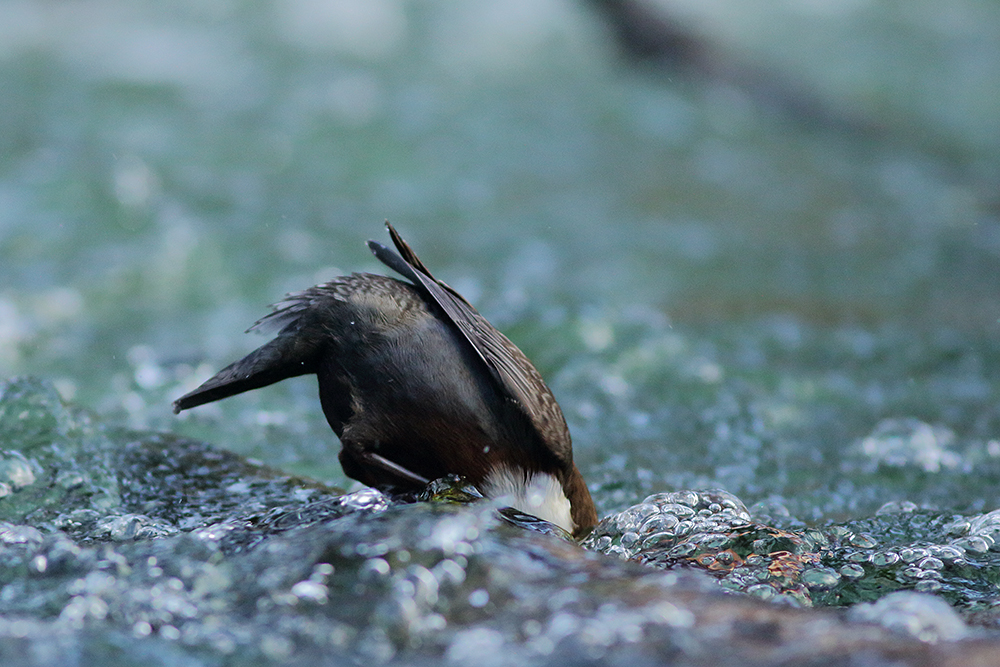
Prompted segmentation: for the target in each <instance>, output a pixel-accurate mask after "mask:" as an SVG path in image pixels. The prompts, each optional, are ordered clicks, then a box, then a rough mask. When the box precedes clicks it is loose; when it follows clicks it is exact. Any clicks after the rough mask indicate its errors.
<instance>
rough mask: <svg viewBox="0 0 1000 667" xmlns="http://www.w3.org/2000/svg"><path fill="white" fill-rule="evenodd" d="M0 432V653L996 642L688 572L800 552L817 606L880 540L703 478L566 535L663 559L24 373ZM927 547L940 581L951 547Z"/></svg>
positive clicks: (71, 658)
mask: <svg viewBox="0 0 1000 667" xmlns="http://www.w3.org/2000/svg"><path fill="white" fill-rule="evenodd" d="M0 442H2V445H3V448H4V449H5V450H6V451H7V452H18V453H19V454H20V456H12V457H10V458H8V459H5V460H16V461H23V462H24V465H25V466H26V467H27V468H29V469H30V470H31V471H32V474H33V475H34V481H33V482H32V483H30V484H24V485H22V486H20V487H18V488H14V487H13V486H12V487H11V493H10V494H9V495H8V496H6V497H3V498H0V520H2V521H3V523H0V562H2V563H3V564H4V567H3V568H0V662H2V664H4V665H14V666H18V665H25V666H28V665H32V666H33V665H50V664H90V663H95V662H98V661H99V662H100V663H101V664H104V665H117V664H121V665H134V664H148V665H168V664H169V665H189V664H190V665H195V664H197V665H202V664H206V665H221V664H225V665H259V664H292V665H295V664H302V665H306V664H309V665H315V664H330V665H333V664H343V663H352V664H353V663H368V664H441V663H442V661H443V662H445V663H447V664H470V663H473V664H479V665H484V666H487V665H548V664H552V665H556V664H558V665H574V664H621V663H625V662H627V663H629V664H632V665H646V664H649V665H653V664H663V663H670V664H678V665H706V664H713V665H736V664H739V665H746V664H748V663H749V664H816V663H820V662H834V663H837V662H840V663H843V662H847V661H849V660H851V659H853V657H856V656H864V661H865V663H866V664H871V665H889V664H893V665H897V664H911V665H925V664H926V665H939V664H950V665H962V664H974V663H975V662H976V661H977V660H984V659H986V656H988V655H995V654H996V651H997V650H1000V639H997V638H996V637H995V636H993V635H989V634H986V632H985V631H983V630H977V629H969V628H968V627H966V626H964V625H963V624H962V623H961V620H960V619H959V622H958V624H956V623H952V624H951V625H949V626H947V627H945V626H941V625H940V624H938V625H937V626H932V625H926V624H925V625H921V626H920V627H923V628H925V629H926V628H932V629H933V628H937V630H936V631H935V632H936V634H933V636H931V635H930V634H926V633H924V634H920V633H916V634H914V633H912V632H910V633H909V634H906V633H905V632H904V633H900V632H898V630H896V629H893V628H900V627H902V628H904V629H905V628H908V627H914V626H913V623H912V622H911V621H912V620H913V619H914V618H917V619H918V620H919V618H923V616H921V614H923V613H924V611H922V610H924V609H925V607H926V605H924V604H923V603H921V604H918V605H916V607H915V608H911V606H908V605H907V604H897V603H895V602H893V600H894V599H895V598H888V599H887V600H888V601H887V602H881V601H880V602H876V603H875V604H874V605H871V606H870V607H861V606H858V607H855V609H857V610H858V611H856V612H852V614H851V618H845V617H844V616H843V615H842V614H840V613H839V612H837V611H834V610H816V609H794V608H791V607H789V606H788V605H775V604H773V603H766V602H762V601H760V600H754V599H752V598H751V597H750V596H746V595H733V594H731V593H726V592H725V590H726V589H723V588H721V587H720V586H719V585H718V584H717V583H716V582H715V581H713V580H712V578H711V577H710V576H707V575H706V574H705V573H706V572H708V573H712V574H714V575H715V576H716V577H719V576H720V574H721V578H722V579H723V581H724V582H725V581H726V580H727V578H728V579H729V580H730V581H736V579H738V577H739V576H742V575H741V574H740V573H747V572H750V571H756V570H753V566H752V564H748V562H749V561H750V555H748V554H744V552H745V551H747V550H748V549H750V550H752V551H755V552H761V553H765V552H766V553H768V554H770V558H771V560H770V561H768V564H767V566H766V567H764V566H763V563H762V564H761V566H762V567H763V569H765V570H767V571H768V572H772V571H774V568H775V563H778V562H781V563H786V564H787V563H791V562H793V561H794V559H793V558H792V557H793V556H794V557H796V558H798V559H799V561H795V562H805V561H806V555H807V554H815V553H819V554H820V557H821V561H820V563H819V564H816V563H812V562H810V563H808V567H802V568H799V569H795V568H790V569H788V570H786V571H784V572H782V576H783V577H784V579H783V580H782V581H784V582H785V583H786V584H787V585H788V586H790V587H791V586H800V587H801V590H802V591H804V593H803V596H805V595H806V594H808V596H810V597H811V599H812V600H813V602H814V603H816V601H817V591H833V590H836V589H837V586H840V585H841V582H843V581H844V580H845V579H846V578H845V576H844V575H843V574H842V573H840V570H837V569H836V568H835V567H833V566H831V565H830V563H829V562H827V561H823V560H822V559H824V558H830V557H832V556H830V555H829V554H840V553H841V552H840V551H837V550H838V549H844V548H846V547H844V546H843V545H845V544H858V545H859V546H853V547H851V548H852V549H854V550H856V551H858V550H860V551H861V552H864V553H869V552H871V553H874V552H875V551H877V550H878V549H880V548H882V547H883V546H884V545H885V542H886V536H885V535H884V534H882V533H879V532H878V531H877V530H875V528H874V527H873V528H872V529H871V534H872V537H871V542H872V543H873V544H869V543H868V542H867V541H865V540H864V539H860V538H859V537H858V536H859V535H863V534H864V533H863V532H862V531H860V530H852V529H848V528H844V529H843V531H842V532H841V533H837V534H836V535H835V536H834V539H833V540H832V541H828V542H826V543H824V542H822V541H821V540H819V538H818V537H816V536H815V535H814V534H813V533H811V532H809V533H802V534H800V533H796V532H792V531H778V530H777V529H774V528H768V527H767V526H764V525H763V524H755V523H754V522H753V517H752V516H751V515H750V513H749V512H748V511H747V510H746V508H744V507H743V505H742V503H741V502H740V501H739V499H737V498H735V497H734V496H731V495H729V494H726V493H724V492H710V493H695V492H680V493H677V494H658V495H657V496H654V497H651V498H648V499H647V500H646V502H644V503H642V504H640V505H638V506H636V507H635V508H632V509H630V510H628V511H626V512H625V513H622V514H620V515H616V516H615V517H610V518H608V519H606V520H605V521H604V522H602V524H601V526H600V527H599V529H598V530H599V532H597V533H595V534H594V536H592V537H591V538H590V540H589V541H588V545H590V546H592V547H593V548H594V549H596V550H600V551H608V552H611V551H612V550H611V549H610V546H611V545H617V546H618V547H620V549H621V550H622V551H621V553H619V554H618V555H626V554H627V555H628V556H629V557H631V558H633V559H634V560H636V559H637V558H636V556H639V555H642V554H645V555H647V556H648V558H647V559H646V561H647V562H648V563H649V564H652V565H659V566H661V567H662V566H668V567H670V568H671V569H669V570H666V571H664V570H663V569H660V567H648V566H641V565H638V564H636V563H629V562H625V561H623V560H622V559H620V558H613V557H608V556H607V555H605V554H602V553H598V552H597V551H596V550H587V549H584V548H581V547H580V546H579V545H577V544H576V543H574V542H572V541H571V540H568V539H566V537H565V536H564V535H560V534H559V533H558V531H555V532H551V533H545V532H539V531H537V530H524V529H523V527H522V526H529V527H531V525H532V524H531V523H530V522H529V521H527V520H526V519H525V518H524V517H522V516H517V515H510V514H507V515H506V516H503V515H501V514H500V513H499V512H498V511H497V509H498V508H497V507H495V506H494V505H491V504H489V503H485V502H476V503H473V504H468V503H467V502H465V501H468V500H470V499H471V495H470V494H464V493H463V492H462V491H461V487H460V485H456V484H454V483H446V482H442V483H438V484H436V485H434V486H433V487H432V488H431V489H429V490H428V492H427V494H426V495H425V496H423V500H420V501H418V502H414V503H401V502H399V501H398V500H395V499H392V498H389V497H387V496H385V495H383V494H381V493H379V492H377V491H372V490H362V491H358V492H355V493H350V494H344V493H342V492H341V491H339V490H336V489H330V488H326V487H324V486H323V485H320V484H316V483H314V482H310V481H307V480H303V479H298V478H294V477H290V476H285V475H281V474H280V473H278V472H276V471H274V470H270V469H268V468H265V467H261V466H256V465H253V464H250V463H248V462H247V461H245V460H243V459H241V458H239V457H237V456H235V455H232V454H228V453H225V452H222V451H219V450H215V449H213V448H211V447H209V446H207V445H204V444H202V443H199V442H195V441H192V440H188V439H183V438H177V437H173V436H168V435H163V434H153V433H136V432H129V431H123V430H116V429H112V428H107V427H105V426H103V425H101V424H100V423H98V422H96V421H95V420H93V419H90V418H88V417H87V416H86V415H85V414H84V413H81V412H79V411H77V410H74V409H72V408H69V407H67V406H65V405H63V404H62V402H61V401H60V400H59V398H58V396H57V394H56V393H55V392H54V391H53V390H52V389H51V387H49V386H48V385H46V384H45V383H41V382H38V381H34V380H13V381H10V382H7V383H4V384H3V385H0ZM907 516H915V515H914V513H910V514H908V515H907ZM880 518H881V517H880ZM949 525H950V528H948V530H951V531H953V533H954V539H961V538H964V539H971V538H972V537H974V536H978V537H980V538H981V539H983V540H986V539H987V538H988V539H992V526H993V525H994V524H993V523H991V522H990V521H988V520H983V521H978V522H977V521H971V522H967V523H966V524H955V523H952V524H949ZM976 526H978V527H976ZM535 527H537V526H535ZM848 533H850V536H849V535H848ZM817 534H818V533H817ZM626 536H627V537H626ZM606 538H607V539H606ZM684 545H693V548H692V547H685V549H680V550H678V547H684ZM686 549H688V550H686ZM657 550H659V551H660V552H663V550H666V551H665V553H667V554H673V555H672V556H669V557H666V556H665V557H664V559H662V560H658V558H657V557H655V556H654V555H653V554H655V553H657ZM782 550H784V551H786V552H787V553H788V554H790V556H788V558H786V559H785V560H783V561H781V560H780V559H776V556H775V554H777V553H778V552H779V551H782ZM966 552H967V553H968V550H966ZM726 554H731V556H726ZM934 554H936V555H934ZM706 555H711V558H707V557H706ZM838 557H839V556H838ZM927 557H928V558H930V557H934V558H938V560H940V561H941V563H942V565H941V568H939V569H938V570H934V571H939V572H943V573H944V574H945V576H943V577H942V580H945V581H947V574H948V572H949V568H951V567H955V566H956V565H957V563H958V562H959V561H958V559H951V560H949V558H948V554H945V553H943V552H941V551H940V550H938V551H933V550H929V551H928V555H927ZM727 559H729V560H727ZM790 559H791V560H790ZM638 560H642V559H638ZM917 562H918V563H923V565H921V567H924V566H926V567H928V568H930V567H931V565H933V563H927V562H924V561H922V560H921V561H917ZM682 564H683V565H684V567H680V566H681V565H682ZM860 567H861V569H862V570H863V571H867V570H868V569H869V568H873V567H876V566H874V565H873V563H872V562H871V561H870V560H869V561H866V562H865V563H863V564H861V565H860ZM747 568H750V569H747ZM966 574H967V576H974V575H975V573H974V572H971V571H969V572H967V573H966ZM838 576H839V579H838ZM758 583H762V582H758ZM763 583H767V585H770V583H769V582H763ZM727 588H728V590H730V591H732V590H742V589H741V588H740V587H739V586H735V585H729V586H728V587H727ZM775 590H776V591H777V589H775ZM750 592H751V593H752V592H753V591H750ZM786 597H788V599H795V598H794V596H786ZM803 599H805V597H803ZM922 599H925V598H922ZM932 600H935V601H937V602H938V603H941V604H944V602H943V600H942V599H941V598H939V597H936V598H932ZM880 604H882V606H879V605H880ZM926 608H928V609H929V608H930V607H926ZM914 609H916V611H914ZM883 617H885V618H883ZM889 617H891V619H897V620H898V619H903V620H902V621H901V623H902V625H900V623H896V622H895V621H893V622H887V621H886V620H885V619H886V618H889ZM852 618H853V619H856V620H851V619H852ZM955 618H959V617H958V616H957V615H956V616H955ZM891 619H890V620H891ZM907 619H909V620H907ZM872 621H874V622H872ZM956 628H958V629H959V630H961V632H958V633H957V634H956V632H955V629H956ZM963 637H964V639H961V641H950V640H955V639H959V638H963ZM932 641H937V642H938V643H932Z"/></svg>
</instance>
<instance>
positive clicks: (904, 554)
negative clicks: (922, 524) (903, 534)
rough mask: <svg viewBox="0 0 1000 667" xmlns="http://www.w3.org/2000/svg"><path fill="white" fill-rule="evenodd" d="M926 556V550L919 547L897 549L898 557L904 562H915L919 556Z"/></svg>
mask: <svg viewBox="0 0 1000 667" xmlns="http://www.w3.org/2000/svg"><path fill="white" fill-rule="evenodd" d="M926 556H927V550H926V549H922V548H920V547H904V548H902V549H900V550H899V557H900V558H902V559H903V562H905V563H916V562H917V561H918V560H920V559H921V558H924V557H926Z"/></svg>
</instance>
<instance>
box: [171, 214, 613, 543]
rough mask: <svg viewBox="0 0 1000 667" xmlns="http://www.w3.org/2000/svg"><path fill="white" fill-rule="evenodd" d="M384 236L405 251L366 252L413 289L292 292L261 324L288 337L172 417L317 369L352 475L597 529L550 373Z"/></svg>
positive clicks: (355, 286) (181, 403) (342, 287)
mask: <svg viewBox="0 0 1000 667" xmlns="http://www.w3.org/2000/svg"><path fill="white" fill-rule="evenodd" d="M386 227H387V228H388V230H389V234H390V236H391V237H392V241H393V243H394V244H395V246H396V250H397V251H398V254H397V253H396V252H393V251H392V250H390V249H389V248H387V247H385V246H383V245H381V244H379V243H376V242H375V241H369V242H368V247H369V248H370V249H371V251H372V252H373V253H374V254H375V256H376V257H377V258H378V259H379V260H380V261H381V262H382V263H383V264H385V265H386V266H388V267H389V268H390V269H392V270H394V271H396V272H397V273H399V274H400V275H401V276H403V277H404V278H406V279H407V280H409V281H410V282H409V283H407V282H403V281H401V280H397V279H395V278H389V277H386V276H379V275H373V274H368V273H355V274H352V275H350V276H343V277H340V278H337V279H335V280H332V281H330V282H328V283H324V284H322V285H317V286H315V287H311V288H309V289H307V290H304V291H302V292H295V293H292V294H289V295H288V296H287V297H286V298H285V300H283V301H281V302H279V303H278V304H275V306H273V308H274V312H272V313H271V314H270V315H267V316H265V317H263V318H262V319H260V320H259V321H258V322H257V323H256V324H254V325H253V326H252V327H250V330H251V331H252V330H274V329H277V330H278V333H277V336H276V337H275V338H274V339H273V340H271V341H270V342H269V343H266V344H265V345H263V346H262V347H260V348H258V349H256V350H254V351H253V352H251V353H250V354H248V355H247V356H246V357H244V358H243V359H241V360H239V361H237V362H236V363H234V364H231V365H229V366H227V367H226V368H224V369H222V370H221V371H219V372H218V373H217V374H216V375H215V376H214V377H212V378H211V379H209V380H207V381H206V382H205V383H204V384H202V385H201V386H200V387H198V388H197V389H195V390H194V391H192V392H190V393H188V394H186V395H184V396H182V397H181V398H179V399H177V400H176V401H174V412H175V413H176V412H180V411H181V410H187V409H188V408H193V407H196V406H198V405H202V404H204V403H209V402H211V401H217V400H219V399H221V398H226V397H228V396H233V395H234V394H239V393H242V392H244V391H248V390H250V389H257V388H259V387H264V386H267V385H269V384H273V383H275V382H278V381H280V380H284V379H285V378H290V377H296V376H299V375H307V374H310V373H314V374H316V376H317V377H318V379H319V398H320V404H321V405H322V406H323V413H324V414H325V415H326V419H327V421H328V422H329V424H330V427H331V428H333V431H334V433H336V434H337V437H339V438H340V442H341V445H342V447H341V450H340V455H339V458H340V464H341V466H343V469H344V472H345V473H346V474H347V475H348V476H349V477H352V478H353V479H356V480H358V481H360V482H362V483H363V484H367V485H369V486H373V487H382V488H396V489H402V490H410V489H412V490H416V489H420V488H423V486H424V485H426V484H427V483H428V482H429V481H431V480H434V479H438V478H440V477H444V476H445V475H448V474H456V475H461V476H462V477H465V478H466V479H468V480H469V481H470V482H471V483H473V484H474V485H475V486H476V487H477V488H478V489H479V490H480V491H482V493H483V495H485V496H487V497H489V498H497V499H499V500H500V501H501V502H504V503H506V504H508V505H510V506H511V507H514V508H516V509H519V510H521V511H524V512H527V513H529V514H533V515H535V516H538V517H540V518H542V519H546V520H547V521H550V522H552V523H554V524H556V525H558V526H561V527H562V528H564V529H566V530H567V531H569V532H571V533H573V534H574V535H576V536H581V535H584V534H586V533H587V532H588V531H589V530H590V529H591V528H592V527H593V526H594V524H596V523H597V512H596V510H595V508H594V502H593V500H592V499H591V497H590V492H589V491H588V490H587V485H586V484H585V483H584V481H583V477H581V475H580V471H579V470H578V469H577V467H576V465H575V464H574V463H573V446H572V444H571V441H570V435H569V429H568V428H567V426H566V420H565V418H564V417H563V413H562V410H560V409H559V405H558V404H557V403H556V400H555V397H554V396H553V395H552V392H551V391H550V390H549V388H548V386H546V384H545V382H544V381H543V380H542V377H541V375H540V374H539V373H538V371H537V370H536V369H535V367H534V366H533V365H532V363H531V362H530V361H529V360H528V358H527V357H526V356H525V355H524V353H523V352H521V350H519V349H518V348H517V346H515V345H514V344H513V343H512V342H510V340H508V339H507V337H506V336H504V335H503V334H502V333H500V332H499V331H497V330H496V328H494V327H493V325H491V324H490V323H489V322H487V321H486V319H485V318H484V317H483V316H482V315H480V314H479V313H478V312H477V311H476V309H475V308H473V307H472V305H471V304H470V303H469V302H468V301H466V300H465V299H464V298H462V296H461V295H460V294H459V293H458V292H456V291H455V290H453V289H452V288H451V287H449V286H448V285H446V284H445V283H443V282H441V281H440V280H436V279H435V278H434V277H433V276H432V275H431V272H430V271H428V270H427V267H426V266H424V264H423V262H421V261H420V259H418V258H417V256H416V254H415V253H414V252H413V250H412V249H411V248H410V246H409V245H408V244H407V243H406V242H405V241H404V240H403V239H402V238H401V237H400V236H399V234H398V233H397V232H396V230H395V229H393V227H392V225H390V224H389V223H388V222H387V223H386Z"/></svg>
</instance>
